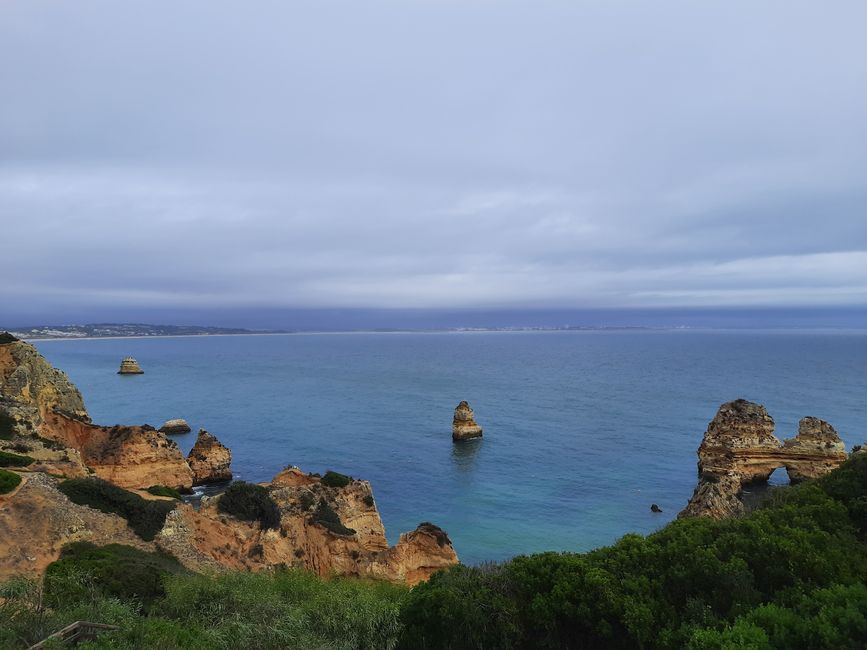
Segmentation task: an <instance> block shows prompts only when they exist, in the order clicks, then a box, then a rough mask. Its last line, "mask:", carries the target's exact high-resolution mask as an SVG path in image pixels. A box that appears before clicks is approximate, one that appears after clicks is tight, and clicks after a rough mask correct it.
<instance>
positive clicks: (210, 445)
mask: <svg viewBox="0 0 867 650" xmlns="http://www.w3.org/2000/svg"><path fill="white" fill-rule="evenodd" d="M231 463H232V452H231V451H229V448H228V447H226V445H224V444H223V443H221V442H220V441H219V440H217V439H216V437H214V436H212V435H211V434H210V433H208V432H207V431H205V430H204V429H199V437H198V438H197V439H196V444H195V445H193V448H192V449H191V450H190V454H189V456H187V464H189V466H190V469H191V470H193V485H203V484H204V483H219V482H220V481H230V480H232V470H231V469H230V468H229V465H230V464H231Z"/></svg>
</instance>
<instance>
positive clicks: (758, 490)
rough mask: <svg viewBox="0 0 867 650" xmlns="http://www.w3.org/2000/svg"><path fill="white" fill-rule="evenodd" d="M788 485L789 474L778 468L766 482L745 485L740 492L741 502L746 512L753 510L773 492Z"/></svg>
mask: <svg viewBox="0 0 867 650" xmlns="http://www.w3.org/2000/svg"><path fill="white" fill-rule="evenodd" d="M789 484H790V480H789V472H788V471H787V470H786V468H785V467H778V468H777V469H775V470H774V471H773V472H771V475H770V476H769V477H768V480H767V481H766V482H765V481H760V482H757V483H751V484H750V485H745V486H744V489H743V491H742V492H741V500H742V501H743V502H744V505H745V506H746V508H747V510H753V509H755V508H757V507H759V506H760V505H761V504H762V503H764V502H765V501H767V500H768V498H769V497H770V496H771V495H772V494H773V493H774V491H775V490H779V489H781V488H785V487H788V486H789Z"/></svg>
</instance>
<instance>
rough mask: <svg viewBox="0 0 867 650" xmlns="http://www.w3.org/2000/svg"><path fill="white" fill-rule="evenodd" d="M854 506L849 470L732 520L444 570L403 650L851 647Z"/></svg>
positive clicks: (861, 580) (860, 568)
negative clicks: (417, 649)
mask: <svg viewBox="0 0 867 650" xmlns="http://www.w3.org/2000/svg"><path fill="white" fill-rule="evenodd" d="M865 497H867V456H865V457H863V458H859V457H855V458H852V459H850V460H849V461H848V462H847V463H846V464H844V465H843V466H842V467H841V468H840V469H838V470H836V471H835V472H833V473H832V474H830V475H828V476H827V477H825V478H823V479H821V480H818V481H814V482H810V483H804V484H802V485H799V486H796V487H793V488H790V489H786V490H779V491H777V492H776V493H775V496H774V498H773V499H772V500H771V502H770V503H769V504H768V505H767V506H766V507H763V508H762V509H760V510H757V511H755V512H753V513H751V514H750V515H748V516H745V517H742V518H739V519H733V520H728V521H712V520H707V519H687V520H679V521H676V522H673V523H671V524H669V525H668V526H666V527H665V528H664V529H662V530H661V531H659V532H658V533H656V534H654V535H650V536H648V537H641V536H639V535H627V536H625V537H624V538H623V539H621V540H620V541H619V542H618V543H617V544H615V545H614V546H611V547H607V548H602V549H597V550H595V551H592V552H590V553H587V554H582V555H578V554H568V553H564V554H559V553H543V554H540V555H533V556H528V557H517V558H515V559H514V560H512V561H510V562H507V563H505V564H502V565H498V566H495V567H478V568H467V567H458V568H454V569H452V570H450V571H448V572H444V573H440V574H437V575H435V576H434V577H433V578H432V579H431V580H430V581H429V582H428V583H427V584H424V585H420V586H419V587H417V588H416V589H414V590H413V591H412V593H411V594H410V596H409V598H408V600H407V603H406V606H405V607H404V610H403V620H404V622H405V624H406V631H405V634H404V639H403V642H402V647H406V648H415V647H424V648H454V649H458V648H530V647H532V648H563V647H600V648H639V647H641V648H682V647H694V648H715V647H718V648H739V647H744V648H747V647H748V648H793V647H811V648H840V647H863V643H861V641H862V636H859V635H863V634H864V632H863V628H862V626H863V621H864V620H865V618H867V598H864V597H863V593H862V592H863V589H864V584H865V581H867V540H865V536H867V530H865V527H867V500H865ZM794 618H801V619H804V620H806V621H807V622H805V623H803V624H798V625H794V624H792V621H793V620H794ZM834 620H839V621H841V623H839V627H840V628H841V629H842V631H834V630H831V629H830V628H831V627H832V626H833V623H831V621H834ZM826 621H828V622H827V623H826ZM825 627H827V628H828V629H825Z"/></svg>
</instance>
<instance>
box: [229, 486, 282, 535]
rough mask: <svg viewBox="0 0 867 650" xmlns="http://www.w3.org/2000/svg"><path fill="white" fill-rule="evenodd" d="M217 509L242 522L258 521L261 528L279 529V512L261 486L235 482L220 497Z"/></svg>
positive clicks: (266, 491)
mask: <svg viewBox="0 0 867 650" xmlns="http://www.w3.org/2000/svg"><path fill="white" fill-rule="evenodd" d="M217 508H218V509H219V511H220V512H225V513H226V514H228V515H232V516H233V517H237V518H238V519H243V520H244V521H258V522H259V524H260V525H261V526H262V528H279V527H280V510H279V508H277V504H276V503H274V499H272V498H271V495H270V494H268V490H266V489H265V488H263V487H262V486H261V485H255V484H253V483H247V482H245V481H235V482H234V483H232V484H231V485H230V486H229V487H228V488H227V489H226V491H225V492H224V493H223V494H222V495H221V496H220V500H219V501H218V502H217Z"/></svg>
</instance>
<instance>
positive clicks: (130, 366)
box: [117, 357, 144, 375]
mask: <svg viewBox="0 0 867 650" xmlns="http://www.w3.org/2000/svg"><path fill="white" fill-rule="evenodd" d="M117 374H119V375H143V374H144V370H142V369H141V366H139V365H138V361H136V360H135V359H133V358H132V357H126V358H125V359H124V360H123V361H121V362H120V370H118V371H117Z"/></svg>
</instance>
